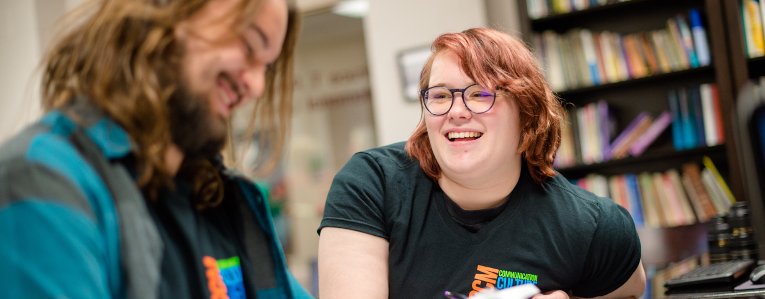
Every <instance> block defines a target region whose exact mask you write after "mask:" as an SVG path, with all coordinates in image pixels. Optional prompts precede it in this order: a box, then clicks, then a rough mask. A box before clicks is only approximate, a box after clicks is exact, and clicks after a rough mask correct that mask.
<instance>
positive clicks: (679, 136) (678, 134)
mask: <svg viewBox="0 0 765 299" xmlns="http://www.w3.org/2000/svg"><path fill="white" fill-rule="evenodd" d="M667 102H669V111H670V113H671V114H672V145H673V146H674V147H675V150H683V149H685V138H683V130H684V129H683V121H682V115H681V114H680V99H679V98H678V96H677V90H674V89H670V90H669V91H668V92H667Z"/></svg>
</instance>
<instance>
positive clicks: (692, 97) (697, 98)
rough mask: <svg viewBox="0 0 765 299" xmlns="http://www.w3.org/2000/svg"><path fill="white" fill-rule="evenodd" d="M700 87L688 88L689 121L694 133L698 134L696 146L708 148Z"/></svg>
mask: <svg viewBox="0 0 765 299" xmlns="http://www.w3.org/2000/svg"><path fill="white" fill-rule="evenodd" d="M699 89H700V87H699V86H698V85H694V86H691V87H688V89H687V91H688V109H689V110H690V117H691V119H690V120H689V121H690V123H691V125H692V126H694V129H695V130H694V132H695V133H696V146H697V147H701V146H706V145H707V141H706V133H705V132H704V114H703V111H702V109H703V107H702V106H701V91H700V90H699Z"/></svg>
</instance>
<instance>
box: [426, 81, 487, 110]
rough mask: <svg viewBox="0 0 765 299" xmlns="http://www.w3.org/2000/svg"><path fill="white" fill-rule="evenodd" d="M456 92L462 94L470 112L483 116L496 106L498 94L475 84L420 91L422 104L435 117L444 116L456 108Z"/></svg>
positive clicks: (436, 87) (438, 87) (434, 87)
mask: <svg viewBox="0 0 765 299" xmlns="http://www.w3.org/2000/svg"><path fill="white" fill-rule="evenodd" d="M455 92H460V93H461V94H462V102H463V103H465V107H467V109H468V110H470V112H473V113H475V114H481V113H484V112H486V111H489V110H490V109H491V107H493V106H494V100H495V99H496V98H497V94H496V93H494V92H492V91H491V90H490V89H488V88H485V87H482V86H480V85H478V84H473V85H470V86H468V87H465V88H448V87H445V86H433V87H430V88H428V89H423V90H421V91H420V96H421V98H422V104H423V105H425V109H426V110H428V112H430V114H432V115H434V116H439V115H444V114H446V113H448V112H449V110H452V106H454V98H455V95H454V93H455Z"/></svg>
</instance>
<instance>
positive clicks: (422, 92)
mask: <svg viewBox="0 0 765 299" xmlns="http://www.w3.org/2000/svg"><path fill="white" fill-rule="evenodd" d="M473 86H478V87H481V86H480V85H478V83H473V84H470V85H468V86H467V87H465V88H448V87H446V86H431V87H428V88H426V89H422V90H420V100H421V101H422V106H423V107H425V110H427V111H428V113H430V115H433V116H443V115H446V114H447V113H449V111H452V107H454V99H455V98H456V97H457V96H455V95H454V93H455V92H458V91H459V92H460V98H462V104H464V105H465V109H467V110H468V111H470V113H473V114H483V113H486V112H489V110H491V108H494V103H496V102H497V92H492V93H491V95H492V98H491V105H490V106H489V108H487V109H486V111H483V112H475V111H473V109H470V107H468V104H467V102H466V101H465V91H467V90H468V89H469V88H471V87H473ZM433 88H446V89H447V90H449V92H451V94H452V101H451V103H450V104H449V109H446V112H444V113H441V114H435V113H433V112H432V111H430V109H429V108H428V104H426V103H425V101H426V98H425V95H426V94H427V93H428V91H430V90H431V89H433Z"/></svg>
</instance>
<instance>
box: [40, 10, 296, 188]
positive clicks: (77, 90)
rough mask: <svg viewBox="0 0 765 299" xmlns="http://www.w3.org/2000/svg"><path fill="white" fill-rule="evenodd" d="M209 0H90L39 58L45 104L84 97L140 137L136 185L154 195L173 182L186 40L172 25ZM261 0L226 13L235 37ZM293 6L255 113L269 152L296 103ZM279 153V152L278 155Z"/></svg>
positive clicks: (281, 140) (277, 149)
mask: <svg viewBox="0 0 765 299" xmlns="http://www.w3.org/2000/svg"><path fill="white" fill-rule="evenodd" d="M208 2H210V0H108V1H86V3H85V4H83V5H82V6H80V7H79V8H77V9H75V10H74V11H72V12H71V13H69V14H68V15H67V16H66V17H65V18H64V20H63V21H62V26H63V27H62V28H63V31H62V32H64V33H63V34H58V36H60V38H59V39H58V40H56V41H55V42H54V43H53V46H52V47H51V49H50V50H49V51H48V53H47V54H46V57H45V58H44V60H43V62H42V66H41V67H42V82H41V83H42V103H43V108H44V110H45V111H50V110H52V109H58V108H62V107H64V106H67V105H70V104H71V103H72V102H73V101H75V98H76V97H79V96H82V97H85V98H87V100H88V101H89V102H90V103H92V104H93V105H95V106H96V107H98V108H100V109H101V110H102V111H103V112H104V113H105V114H106V115H108V116H109V117H110V118H112V119H113V120H114V121H116V122H117V123H118V124H119V125H120V126H122V128H123V129H124V130H126V131H127V133H128V134H129V135H130V137H131V138H132V140H133V142H134V144H135V146H136V147H135V150H134V154H135V155H136V159H135V161H136V163H137V165H136V166H137V171H138V185H139V187H140V188H141V189H142V191H144V192H146V193H148V194H154V193H155V192H156V191H157V190H159V189H160V188H162V187H164V186H170V185H171V182H172V180H171V175H170V173H169V171H168V170H167V169H166V168H165V166H164V157H165V152H166V151H167V149H168V147H169V145H170V143H171V134H170V129H169V128H170V124H169V112H168V106H167V102H168V99H169V97H170V95H171V94H172V93H173V92H174V91H175V90H176V89H177V88H178V86H179V85H178V82H180V81H181V76H182V74H180V72H179V71H178V70H180V61H181V56H182V55H183V49H180V48H181V44H180V43H179V42H178V41H177V40H176V39H175V37H174V34H173V31H174V28H175V27H176V26H177V25H178V23H179V22H181V21H183V20H186V19H188V18H189V17H191V16H192V15H193V14H195V13H196V12H198V11H199V10H200V9H202V8H203V7H204V6H205V5H206V4H207V3H208ZM260 2H261V1H260V0H241V1H240V3H239V4H238V6H236V7H235V8H234V9H232V10H231V11H230V12H229V15H227V17H232V18H234V20H235V21H236V22H235V24H237V28H234V30H232V32H231V33H232V34H231V35H230V36H224V37H221V42H223V41H225V40H226V39H230V38H236V37H237V36H238V35H239V34H240V33H241V32H242V31H243V30H244V29H245V28H246V26H247V22H249V20H250V19H251V18H252V16H254V15H255V13H256V12H257V10H258V9H259V6H260ZM297 27H298V23H297V18H296V13H295V12H294V11H293V10H292V9H290V15H289V23H288V28H287V37H286V40H285V42H284V46H283V47H282V52H281V53H280V56H279V58H278V59H277V61H276V62H275V63H274V64H273V65H272V66H271V67H270V68H269V69H268V71H267V73H266V76H267V77H266V78H267V79H266V89H265V93H264V96H263V98H262V99H259V100H258V101H256V102H257V103H256V105H255V110H254V111H253V115H252V117H251V118H250V119H251V120H252V121H253V122H257V123H258V124H259V125H263V124H264V125H263V127H264V128H267V129H266V130H265V131H266V132H265V135H266V137H267V138H269V139H270V140H271V142H261V143H259V144H262V145H264V146H268V147H270V148H269V149H268V152H271V153H274V154H275V155H278V154H279V153H281V148H282V146H283V144H284V139H285V134H286V132H287V126H288V124H289V122H290V115H291V108H292V53H293V50H294V46H295V40H296V35H297ZM274 159H275V160H276V159H278V156H277V157H275V158H274Z"/></svg>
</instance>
